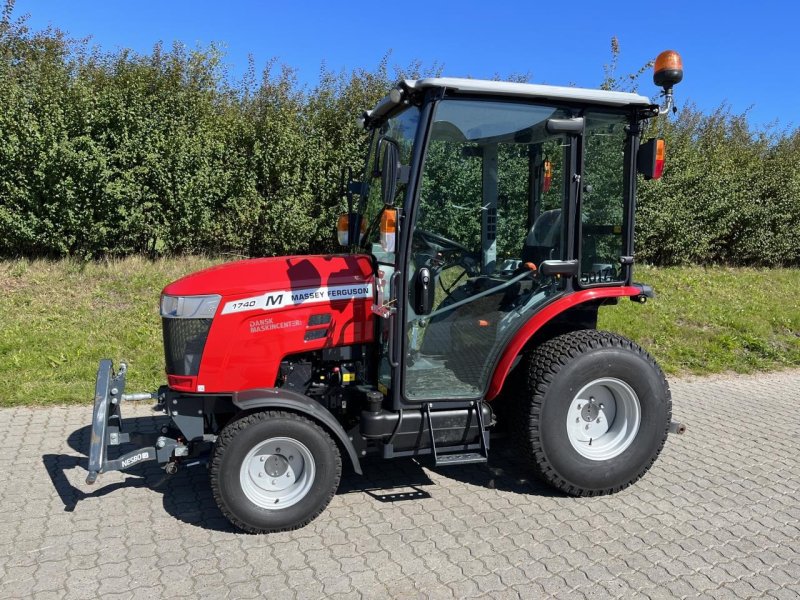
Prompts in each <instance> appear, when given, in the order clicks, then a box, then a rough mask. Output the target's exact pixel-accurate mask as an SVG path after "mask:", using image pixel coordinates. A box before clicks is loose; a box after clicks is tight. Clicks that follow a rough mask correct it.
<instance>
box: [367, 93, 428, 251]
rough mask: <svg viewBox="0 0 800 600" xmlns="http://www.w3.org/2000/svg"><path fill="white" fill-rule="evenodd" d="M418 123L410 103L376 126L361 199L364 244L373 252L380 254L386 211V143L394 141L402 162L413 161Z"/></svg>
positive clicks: (400, 190) (398, 197)
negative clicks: (383, 177) (382, 219)
mask: <svg viewBox="0 0 800 600" xmlns="http://www.w3.org/2000/svg"><path fill="white" fill-rule="evenodd" d="M418 125H419V108H417V107H413V106H412V107H410V108H408V109H406V110H405V111H403V112H402V113H400V114H398V115H395V116H394V117H392V118H390V119H387V120H386V121H385V122H384V123H383V124H382V125H381V126H380V127H379V128H377V129H375V130H374V133H373V136H372V141H371V142H370V149H369V156H368V157H367V163H366V168H365V170H364V186H365V195H364V196H363V197H362V199H361V214H362V215H364V222H365V223H366V233H365V236H364V246H366V248H367V249H368V250H370V251H372V252H373V254H376V256H377V255H378V254H380V250H379V248H380V239H379V238H380V232H379V231H378V230H379V227H378V222H379V220H380V215H381V212H383V207H384V202H383V198H382V197H381V169H382V168H383V165H382V164H381V158H382V150H383V145H384V144H385V143H389V142H392V143H395V144H396V145H397V149H398V158H399V159H400V163H401V164H402V165H403V166H408V165H409V164H410V163H411V152H412V149H413V147H414V137H415V136H416V133H417V126H418ZM406 186H407V182H403V181H399V182H398V184H397V191H396V193H395V197H394V206H396V207H398V208H401V207H402V204H403V198H404V197H405V192H406Z"/></svg>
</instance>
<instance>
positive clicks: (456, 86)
mask: <svg viewBox="0 0 800 600" xmlns="http://www.w3.org/2000/svg"><path fill="white" fill-rule="evenodd" d="M401 85H402V86H403V87H406V88H408V89H412V90H422V89H427V88H445V89H448V90H453V91H458V92H462V93H473V94H481V95H484V94H485V95H495V96H514V97H521V98H530V99H537V100H561V101H567V102H586V103H590V104H605V105H608V106H631V107H636V106H642V107H646V106H651V105H652V104H653V103H652V102H651V101H650V99H649V98H647V97H646V96H641V95H639V94H632V93H630V92H609V91H605V90H595V89H587V88H579V87H564V86H557V85H540V84H533V83H514V82H510V81H488V80H484V79H464V78H460V77H428V78H425V79H407V80H405V81H403V82H402V84H401Z"/></svg>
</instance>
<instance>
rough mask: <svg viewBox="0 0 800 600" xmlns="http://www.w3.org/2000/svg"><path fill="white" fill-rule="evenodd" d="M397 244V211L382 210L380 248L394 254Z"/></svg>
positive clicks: (394, 209) (393, 209)
mask: <svg viewBox="0 0 800 600" xmlns="http://www.w3.org/2000/svg"><path fill="white" fill-rule="evenodd" d="M396 242H397V209H396V208H384V209H383V212H382V213H381V248H383V251H384V252H394V250H395V245H396Z"/></svg>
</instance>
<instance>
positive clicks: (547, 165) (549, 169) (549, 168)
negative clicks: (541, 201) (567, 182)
mask: <svg viewBox="0 0 800 600" xmlns="http://www.w3.org/2000/svg"><path fill="white" fill-rule="evenodd" d="M552 183H553V163H551V162H550V161H549V160H546V161H544V189H543V190H542V191H543V192H544V193H547V192H549V191H550V186H551V185H552Z"/></svg>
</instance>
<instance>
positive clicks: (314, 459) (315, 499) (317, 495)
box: [210, 411, 342, 533]
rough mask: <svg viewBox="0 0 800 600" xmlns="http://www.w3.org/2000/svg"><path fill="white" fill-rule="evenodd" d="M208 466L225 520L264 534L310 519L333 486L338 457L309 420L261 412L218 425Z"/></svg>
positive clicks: (326, 500)
mask: <svg viewBox="0 0 800 600" xmlns="http://www.w3.org/2000/svg"><path fill="white" fill-rule="evenodd" d="M210 471H211V489H212V492H213V494H214V499H215V500H216V502H217V505H218V506H219V508H220V510H221V511H222V513H223V514H224V515H225V516H226V517H227V518H228V519H229V520H230V521H231V523H233V524H234V525H235V526H236V527H238V528H239V529H242V530H244V531H247V532H249V533H270V532H275V531H286V530H290V529H296V528H298V527H302V526H304V525H306V524H308V523H309V522H310V521H312V520H313V519H314V518H316V517H317V515H319V514H320V513H321V512H322V511H323V510H324V509H325V507H326V506H327V505H328V503H329V502H330V500H331V498H332V497H333V495H334V494H335V493H336V489H337V488H338V487H339V479H340V477H341V472H342V461H341V456H340V454H339V449H338V448H337V447H336V444H335V443H334V442H333V440H332V439H331V437H330V435H328V433H327V432H326V431H325V430H324V429H322V428H321V427H320V426H319V425H317V424H316V423H315V422H313V421H311V420H309V419H307V418H305V417H303V416H301V415H298V414H295V413H290V412H284V411H262V412H257V413H251V414H248V415H245V416H243V417H241V418H239V419H236V420H234V421H233V422H232V423H230V424H228V425H227V426H226V427H225V428H224V429H223V430H222V432H221V433H220V435H219V438H218V439H217V442H216V444H215V447H214V452H213V457H212V461H211V469H210Z"/></svg>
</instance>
